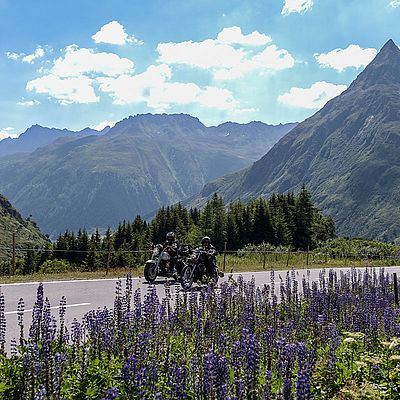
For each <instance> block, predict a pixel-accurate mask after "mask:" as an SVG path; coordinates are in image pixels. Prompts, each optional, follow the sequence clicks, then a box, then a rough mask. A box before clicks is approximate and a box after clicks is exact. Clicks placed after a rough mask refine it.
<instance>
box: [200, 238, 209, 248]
mask: <svg viewBox="0 0 400 400" xmlns="http://www.w3.org/2000/svg"><path fill="white" fill-rule="evenodd" d="M201 245H202V246H203V247H210V246H211V239H210V238H209V237H208V236H204V237H203V239H201Z"/></svg>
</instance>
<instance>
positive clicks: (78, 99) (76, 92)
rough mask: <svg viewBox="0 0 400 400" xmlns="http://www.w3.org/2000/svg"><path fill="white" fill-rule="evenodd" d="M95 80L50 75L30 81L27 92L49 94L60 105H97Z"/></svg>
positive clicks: (85, 77)
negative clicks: (94, 87)
mask: <svg viewBox="0 0 400 400" xmlns="http://www.w3.org/2000/svg"><path fill="white" fill-rule="evenodd" d="M92 83H93V80H92V79H91V78H89V77H87V76H84V75H82V76H78V77H70V78H60V77H59V76H57V75H54V74H49V75H45V76H42V77H40V78H37V79H34V80H32V81H29V82H28V83H27V85H26V90H27V91H29V92H36V93H43V94H49V95H50V96H51V97H54V98H55V99H56V100H57V101H58V102H59V103H60V104H63V105H66V104H72V103H96V102H98V101H99V97H97V96H96V94H95V92H94V89H93V86H92Z"/></svg>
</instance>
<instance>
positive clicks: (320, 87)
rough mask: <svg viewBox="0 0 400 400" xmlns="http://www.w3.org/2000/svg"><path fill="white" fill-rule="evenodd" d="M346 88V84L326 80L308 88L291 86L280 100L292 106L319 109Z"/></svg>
mask: <svg viewBox="0 0 400 400" xmlns="http://www.w3.org/2000/svg"><path fill="white" fill-rule="evenodd" d="M346 89H347V86H346V85H335V84H333V83H328V82H325V81H322V82H315V83H314V84H312V85H311V87H309V88H306V89H303V88H298V87H293V88H291V89H290V90H289V92H287V93H284V94H282V95H280V96H279V97H278V101H279V103H281V104H285V105H288V106H292V107H298V108H309V109H317V108H321V107H323V106H324V105H325V104H326V103H327V102H328V101H329V100H330V99H332V98H334V97H336V96H338V95H339V94H341V93H342V92H343V91H345V90H346Z"/></svg>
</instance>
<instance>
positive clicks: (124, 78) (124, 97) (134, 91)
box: [97, 64, 241, 112]
mask: <svg viewBox="0 0 400 400" xmlns="http://www.w3.org/2000/svg"><path fill="white" fill-rule="evenodd" d="M171 78H172V72H171V69H170V67H169V66H168V65H166V64H161V65H157V66H154V65H152V66H150V67H149V68H148V69H147V70H146V71H145V72H143V73H141V74H137V75H121V76H119V77H117V78H112V77H102V78H98V79H97V81H98V83H99V84H100V90H101V91H103V92H106V93H109V94H110V96H111V97H112V98H113V99H114V100H113V102H114V104H131V103H140V102H145V103H146V104H147V106H148V107H150V108H153V109H155V110H156V111H158V112H162V111H165V110H167V109H168V108H170V106H171V105H173V104H180V105H185V104H200V105H202V106H205V107H211V108H216V109H218V110H229V111H241V110H240V104H239V102H238V101H237V100H235V99H234V97H233V94H232V93H231V92H230V91H229V90H227V89H220V88H216V87H212V86H206V87H205V88H200V87H199V86H198V85H196V84H195V83H182V82H171Z"/></svg>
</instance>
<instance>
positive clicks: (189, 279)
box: [181, 266, 193, 290]
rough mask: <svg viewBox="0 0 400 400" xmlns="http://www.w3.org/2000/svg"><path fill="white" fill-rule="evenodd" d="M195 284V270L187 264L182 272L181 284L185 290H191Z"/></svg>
mask: <svg viewBox="0 0 400 400" xmlns="http://www.w3.org/2000/svg"><path fill="white" fill-rule="evenodd" d="M192 285H193V271H192V268H190V266H186V267H184V268H183V270H182V274H181V286H182V289H183V290H189V289H190V288H191V287H192Z"/></svg>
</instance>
